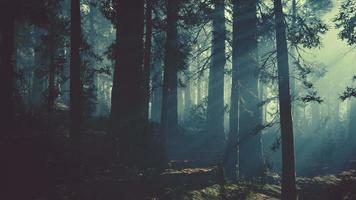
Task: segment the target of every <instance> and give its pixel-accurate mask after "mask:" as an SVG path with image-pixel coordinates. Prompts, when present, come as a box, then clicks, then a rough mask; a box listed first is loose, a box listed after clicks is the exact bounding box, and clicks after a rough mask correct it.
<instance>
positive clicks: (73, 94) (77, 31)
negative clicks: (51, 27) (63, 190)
mask: <svg viewBox="0 0 356 200" xmlns="http://www.w3.org/2000/svg"><path fill="white" fill-rule="evenodd" d="M70 26H71V27H70V28H71V32H70V48H71V52H70V137H71V160H70V164H71V169H72V174H71V178H73V183H74V184H75V185H76V187H77V188H76V189H78V190H77V191H78V192H79V184H80V182H81V175H80V174H81V156H80V146H81V135H82V134H81V132H82V130H81V122H82V120H81V119H82V115H81V113H82V106H81V105H82V102H83V99H82V82H81V76H80V75H81V69H80V68H81V62H80V53H79V51H80V44H81V17H80V0H71V25H70Z"/></svg>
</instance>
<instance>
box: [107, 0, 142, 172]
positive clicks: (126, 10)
mask: <svg viewBox="0 0 356 200" xmlns="http://www.w3.org/2000/svg"><path fill="white" fill-rule="evenodd" d="M116 11H117V13H118V15H117V22H118V26H117V31H116V40H117V41H116V42H117V46H116V47H117V54H116V64H115V71H114V80H113V87H112V99H111V120H112V123H111V128H112V130H111V131H112V133H113V135H114V137H115V139H116V140H117V141H118V143H117V147H118V149H117V155H118V160H117V161H118V164H119V165H120V166H121V167H126V166H130V168H134V167H139V165H140V163H141V162H142V161H143V159H142V154H143V149H142V145H143V142H144V141H143V138H144V137H143V128H144V126H143V122H142V107H141V105H142V100H141V99H140V97H141V96H142V67H143V66H142V64H143V35H144V0H137V1H132V0H122V1H117V8H116ZM121 169H122V168H121ZM119 173H121V175H126V174H127V173H126V174H125V172H124V171H122V170H119Z"/></svg>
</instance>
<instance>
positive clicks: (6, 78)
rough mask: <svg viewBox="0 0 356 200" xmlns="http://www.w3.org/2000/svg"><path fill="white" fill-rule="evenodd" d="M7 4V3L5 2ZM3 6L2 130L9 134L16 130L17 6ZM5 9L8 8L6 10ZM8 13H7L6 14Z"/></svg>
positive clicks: (0, 71) (0, 77)
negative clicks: (15, 13)
mask: <svg viewBox="0 0 356 200" xmlns="http://www.w3.org/2000/svg"><path fill="white" fill-rule="evenodd" d="M5 4H6V3H5ZM8 4H9V7H8V6H5V5H2V3H1V4H0V7H1V11H0V12H1V13H2V14H1V19H0V20H1V21H0V22H1V23H0V26H1V27H0V29H1V45H0V56H1V57H0V62H1V63H0V64H1V65H0V95H1V102H0V105H1V109H0V110H1V112H0V120H1V124H2V127H1V132H2V133H3V134H4V135H9V134H11V133H12V132H13V131H14V126H15V124H14V120H15V105H14V89H15V88H14V87H15V78H14V70H15V65H14V59H15V55H14V53H15V16H14V12H15V8H14V5H12V3H8ZM4 9H7V10H6V11H7V12H5V10H4ZM5 13H6V14H5Z"/></svg>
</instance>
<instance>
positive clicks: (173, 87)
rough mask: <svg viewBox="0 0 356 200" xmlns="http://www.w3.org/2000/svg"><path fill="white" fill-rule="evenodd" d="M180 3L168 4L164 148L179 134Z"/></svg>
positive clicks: (162, 118)
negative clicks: (167, 139)
mask: <svg viewBox="0 0 356 200" xmlns="http://www.w3.org/2000/svg"><path fill="white" fill-rule="evenodd" d="M178 7H179V3H178V1H177V0H168V2H167V36H166V46H165V60H164V78H163V91H162V92H163V93H162V95H163V96H162V115H161V128H162V131H161V134H162V137H161V140H162V145H163V147H164V143H165V141H166V136H167V135H168V134H169V135H176V134H177V133H178V112H177V107H178V104H177V86H178V85H177V83H178V77H177V68H178V58H177V55H178V53H177V51H178V37H177V21H178V11H179V8H178Z"/></svg>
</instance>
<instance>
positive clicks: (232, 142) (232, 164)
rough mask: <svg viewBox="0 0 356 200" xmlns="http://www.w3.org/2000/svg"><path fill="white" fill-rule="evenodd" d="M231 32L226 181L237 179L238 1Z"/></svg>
mask: <svg viewBox="0 0 356 200" xmlns="http://www.w3.org/2000/svg"><path fill="white" fill-rule="evenodd" d="M232 5H233V30H232V47H233V48H232V83H231V97H230V102H231V103H230V117H229V118H230V128H229V136H228V142H227V147H226V151H225V155H224V166H225V173H226V176H227V178H228V179H230V180H233V181H235V180H236V179H237V177H238V172H237V167H236V166H237V162H238V133H239V123H238V122H239V82H238V75H239V66H238V64H237V60H238V55H237V45H238V43H237V42H238V40H237V30H238V28H239V27H238V23H237V19H238V18H237V17H238V15H237V11H238V1H237V0H233V1H232Z"/></svg>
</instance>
